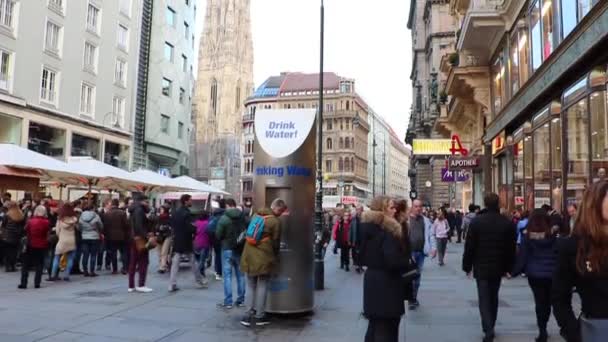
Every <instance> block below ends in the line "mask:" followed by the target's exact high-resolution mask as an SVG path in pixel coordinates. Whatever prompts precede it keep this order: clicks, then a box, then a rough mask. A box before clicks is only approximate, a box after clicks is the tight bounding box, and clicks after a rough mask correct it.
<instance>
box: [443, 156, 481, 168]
mask: <svg viewBox="0 0 608 342" xmlns="http://www.w3.org/2000/svg"><path fill="white" fill-rule="evenodd" d="M480 164H481V162H480V160H479V157H451V158H450V159H449V164H448V168H449V169H450V170H452V171H458V170H471V169H476V168H478V167H479V166H480Z"/></svg>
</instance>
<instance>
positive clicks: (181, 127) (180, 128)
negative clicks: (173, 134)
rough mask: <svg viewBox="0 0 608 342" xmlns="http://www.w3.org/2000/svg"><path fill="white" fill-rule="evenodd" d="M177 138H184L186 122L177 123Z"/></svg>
mask: <svg viewBox="0 0 608 342" xmlns="http://www.w3.org/2000/svg"><path fill="white" fill-rule="evenodd" d="M177 138H178V139H183V138H184V123H183V122H178V123H177Z"/></svg>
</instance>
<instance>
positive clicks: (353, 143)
mask: <svg viewBox="0 0 608 342" xmlns="http://www.w3.org/2000/svg"><path fill="white" fill-rule="evenodd" d="M350 147H352V149H355V138H354V137H351V138H350Z"/></svg>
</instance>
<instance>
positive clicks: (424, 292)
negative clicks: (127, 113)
mask: <svg viewBox="0 0 608 342" xmlns="http://www.w3.org/2000/svg"><path fill="white" fill-rule="evenodd" d="M461 255H462V245H459V244H450V245H449V246H448V256H447V259H446V262H447V265H446V266H445V267H442V268H439V267H438V266H437V265H436V263H435V262H434V261H429V260H427V264H426V269H425V272H424V276H423V283H422V288H421V294H420V302H421V304H422V306H421V307H420V308H419V309H418V310H416V311H414V312H409V313H407V316H406V317H405V319H404V320H403V321H402V327H401V331H402V332H405V333H402V336H401V340H407V341H415V342H419V341H424V342H427V341H428V342H430V341H433V342H434V341H437V342H451V341H454V342H463V341H464V342H469V341H481V332H480V330H481V328H480V323H479V316H478V310H477V306H476V304H477V303H476V293H475V285H474V282H473V281H472V280H469V279H467V278H466V277H465V276H464V274H463V273H462V272H461V271H460V261H461ZM151 259H153V264H155V262H154V261H155V260H154V259H156V255H155V254H151ZM338 263H339V258H338V256H335V255H333V254H331V253H328V255H327V256H326V287H327V289H326V290H324V291H321V292H317V293H316V310H315V312H314V314H313V315H310V316H304V317H288V318H285V317H275V318H273V323H272V324H271V325H270V326H268V327H265V328H263V329H247V328H244V327H242V326H241V325H240V324H239V319H240V318H241V316H242V314H243V312H244V309H236V308H235V309H232V310H230V311H228V312H226V311H220V310H218V309H217V308H216V303H218V302H220V301H221V299H222V298H223V292H222V285H221V283H220V282H216V281H215V280H213V281H211V285H210V287H209V288H208V289H197V288H196V287H195V286H194V285H193V279H192V274H191V273H190V272H188V271H189V270H183V272H182V273H181V274H180V278H179V281H178V283H179V285H180V287H181V289H182V290H181V291H179V292H177V293H171V294H170V293H168V292H167V285H168V275H167V274H164V275H159V274H157V273H156V272H155V267H150V272H149V280H148V285H149V286H150V287H152V288H154V289H155V291H154V292H153V293H150V294H139V293H127V279H126V276H122V275H114V276H113V275H110V274H109V273H108V272H106V271H103V272H101V275H100V276H99V277H97V278H84V277H82V276H73V277H72V281H71V282H70V283H66V282H57V283H48V282H43V288H41V289H36V290H35V289H32V288H31V287H32V286H31V284H30V288H28V289H27V290H17V287H16V285H17V282H18V277H19V275H18V274H17V273H10V274H8V273H4V272H3V271H0V341H1V342H17V341H19V342H21V341H45V342H50V341H57V342H65V341H87V342H92V341H95V342H101V341H103V342H106V341H108V342H109V341H171V342H177V341H179V342H190V341H205V342H215V341H221V342H232V341H234V342H239V341H261V342H273V341H289V342H300V341H315V342H325V341H327V342H329V341H363V337H364V335H365V330H366V327H367V321H365V320H364V319H363V318H361V315H360V312H361V298H362V279H363V278H362V277H363V276H362V275H358V274H356V273H355V272H350V273H347V272H344V271H341V270H339V269H338ZM32 276H33V275H30V282H31V281H32V279H31V278H32ZM233 283H234V282H233ZM534 317H535V316H534V303H533V300H532V295H531V292H530V290H529V288H528V285H527V282H526V280H525V279H516V280H511V281H505V284H504V286H503V288H502V289H501V307H500V312H499V318H498V324H497V334H498V335H499V337H498V338H497V342H510V341H533V340H534V336H535V334H536V327H535V318H534ZM550 333H551V334H552V335H553V339H552V340H551V341H559V340H560V339H558V338H556V337H555V336H556V335H557V328H556V326H555V322H554V320H553V319H552V322H551V330H550ZM404 336H406V337H404Z"/></svg>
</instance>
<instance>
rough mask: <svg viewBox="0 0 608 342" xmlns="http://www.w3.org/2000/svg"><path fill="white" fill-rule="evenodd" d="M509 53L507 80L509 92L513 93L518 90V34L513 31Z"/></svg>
mask: <svg viewBox="0 0 608 342" xmlns="http://www.w3.org/2000/svg"><path fill="white" fill-rule="evenodd" d="M510 48H511V50H510V53H509V72H510V77H509V81H510V82H511V94H512V95H514V94H515V93H517V91H518V90H519V35H518V32H517V31H515V32H514V33H513V35H512V36H511V45H510Z"/></svg>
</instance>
